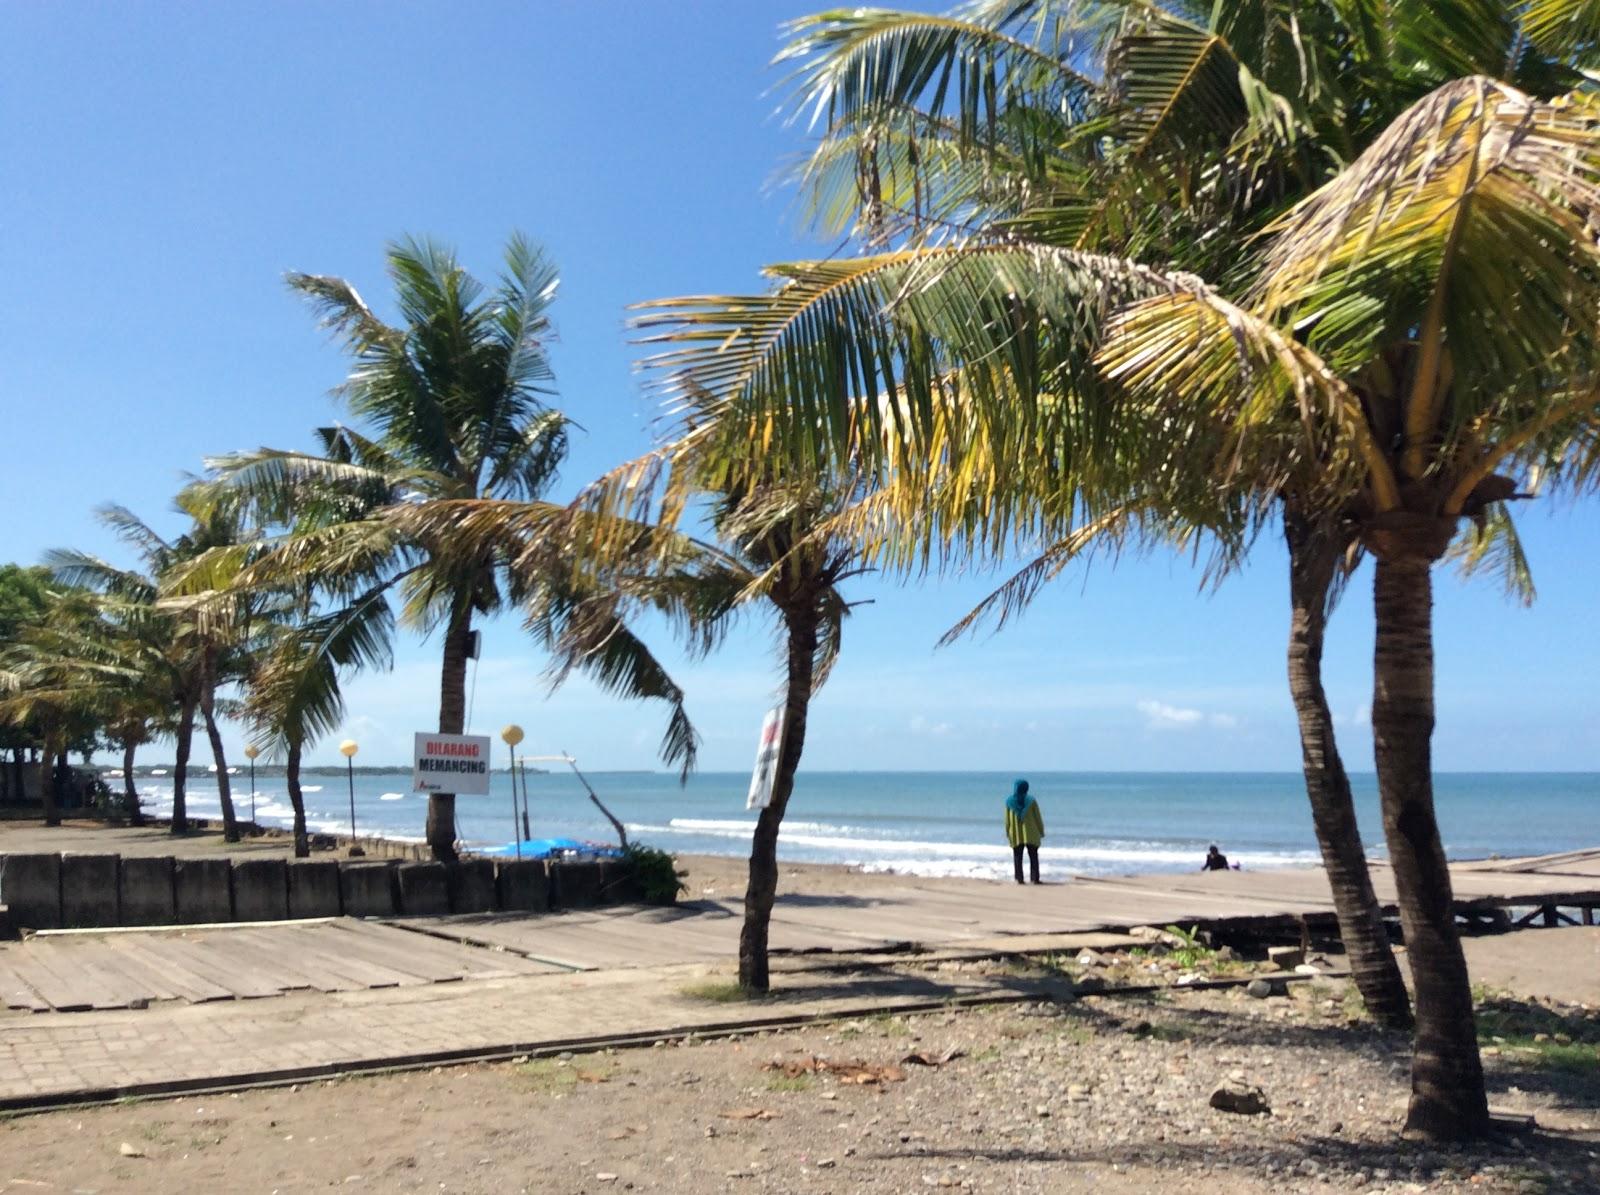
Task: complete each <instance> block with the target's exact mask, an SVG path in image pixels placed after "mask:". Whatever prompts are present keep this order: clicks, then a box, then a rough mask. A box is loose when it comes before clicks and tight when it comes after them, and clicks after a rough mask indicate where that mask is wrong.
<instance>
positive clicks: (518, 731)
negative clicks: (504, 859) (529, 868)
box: [500, 722, 523, 859]
mask: <svg viewBox="0 0 1600 1195" xmlns="http://www.w3.org/2000/svg"><path fill="white" fill-rule="evenodd" d="M500 737H501V738H502V739H504V740H505V744H506V746H507V747H509V748H510V749H511V837H512V839H513V841H515V842H516V844H517V858H518V859H520V858H522V839H523V835H521V834H518V833H517V744H518V743H520V742H522V727H520V726H518V725H517V724H516V723H515V722H513V723H511V724H510V725H509V726H507V727H506V728H505V729H503V730H502V731H501V732H500Z"/></svg>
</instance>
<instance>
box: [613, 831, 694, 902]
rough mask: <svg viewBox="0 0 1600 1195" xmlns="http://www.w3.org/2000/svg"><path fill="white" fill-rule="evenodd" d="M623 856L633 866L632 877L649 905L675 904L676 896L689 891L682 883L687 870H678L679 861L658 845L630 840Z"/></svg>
mask: <svg viewBox="0 0 1600 1195" xmlns="http://www.w3.org/2000/svg"><path fill="white" fill-rule="evenodd" d="M623 858H624V859H626V860H627V862H628V866H629V867H631V868H632V869H633V877H634V879H635V880H636V881H637V882H638V884H639V890H640V891H641V892H642V893H643V894H644V902H645V904H648V905H670V904H676V903H677V900H678V897H679V896H680V895H681V894H682V893H685V892H687V891H688V890H689V888H688V885H686V884H685V883H684V882H683V877H684V876H685V875H687V874H688V873H687V872H682V871H679V870H678V861H677V859H675V858H673V856H672V855H670V854H668V853H667V852H666V851H664V850H661V849H660V848H659V847H653V846H644V845H642V844H641V843H637V842H630V843H629V844H628V849H627V850H625V851H624V852H623Z"/></svg>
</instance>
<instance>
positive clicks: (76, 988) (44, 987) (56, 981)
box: [13, 943, 115, 1012]
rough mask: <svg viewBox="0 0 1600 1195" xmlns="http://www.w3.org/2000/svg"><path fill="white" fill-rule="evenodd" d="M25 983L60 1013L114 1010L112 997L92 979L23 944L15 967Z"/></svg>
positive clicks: (45, 952)
mask: <svg viewBox="0 0 1600 1195" xmlns="http://www.w3.org/2000/svg"><path fill="white" fill-rule="evenodd" d="M13 965H14V966H15V967H16V969H17V973H18V974H19V975H20V976H21V977H22V980H23V982H24V983H26V984H27V985H28V986H29V987H31V988H32V989H33V990H34V991H35V992H37V993H38V994H39V995H40V996H42V997H43V998H44V999H45V1000H46V1001H48V1002H49V1004H50V1007H51V1008H53V1009H55V1010H56V1011H57V1012H87V1011H88V1010H89V1009H92V1008H97V1007H98V1008H110V1007H115V1005H113V1004H112V1003H111V1001H112V998H113V994H112V992H111V991H110V990H108V989H107V988H106V987H105V986H104V985H103V984H101V983H100V982H98V980H96V979H95V978H94V977H93V976H90V975H87V974H85V973H83V972H82V971H74V970H72V969H71V968H70V967H64V966H62V965H61V963H60V961H59V960H58V959H54V958H51V957H49V952H48V951H46V950H30V949H29V944H28V943H24V944H23V947H22V949H21V951H20V952H19V954H18V957H17V959H16V960H15V962H14V963H13Z"/></svg>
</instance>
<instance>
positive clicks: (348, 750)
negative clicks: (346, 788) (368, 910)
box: [339, 739, 367, 859]
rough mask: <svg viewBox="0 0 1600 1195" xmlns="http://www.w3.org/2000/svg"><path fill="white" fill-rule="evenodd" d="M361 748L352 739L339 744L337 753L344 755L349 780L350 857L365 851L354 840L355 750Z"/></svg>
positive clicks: (355, 857) (357, 855)
mask: <svg viewBox="0 0 1600 1195" xmlns="http://www.w3.org/2000/svg"><path fill="white" fill-rule="evenodd" d="M359 750H361V748H360V747H359V746H358V745H357V744H356V741H355V740H354V739H346V740H345V741H344V742H342V743H340V744H339V754H340V755H342V756H344V769H345V772H344V774H345V778H346V779H347V780H348V781H349V782H350V857H351V858H352V859H359V858H360V857H361V856H362V855H365V854H366V853H367V852H366V851H364V850H362V849H361V845H360V844H359V843H358V842H356V752H357V751H359Z"/></svg>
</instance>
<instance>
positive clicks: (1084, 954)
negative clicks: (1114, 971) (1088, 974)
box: [1073, 950, 1106, 967]
mask: <svg viewBox="0 0 1600 1195" xmlns="http://www.w3.org/2000/svg"><path fill="white" fill-rule="evenodd" d="M1073 961H1074V962H1076V963H1077V964H1078V966H1080V967H1103V966H1105V965H1106V960H1105V956H1103V955H1100V954H1097V953H1095V952H1094V951H1093V950H1080V951H1078V957H1077V958H1076V959H1074V960H1073Z"/></svg>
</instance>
